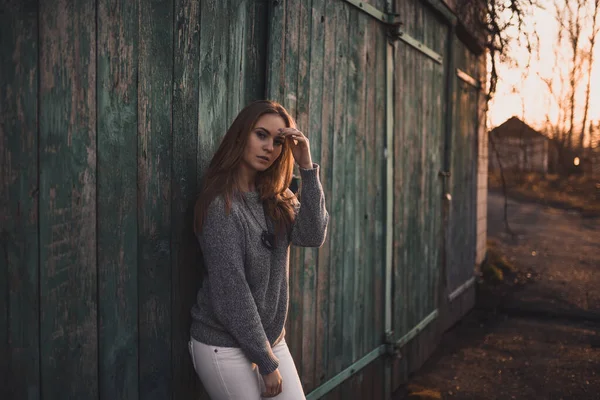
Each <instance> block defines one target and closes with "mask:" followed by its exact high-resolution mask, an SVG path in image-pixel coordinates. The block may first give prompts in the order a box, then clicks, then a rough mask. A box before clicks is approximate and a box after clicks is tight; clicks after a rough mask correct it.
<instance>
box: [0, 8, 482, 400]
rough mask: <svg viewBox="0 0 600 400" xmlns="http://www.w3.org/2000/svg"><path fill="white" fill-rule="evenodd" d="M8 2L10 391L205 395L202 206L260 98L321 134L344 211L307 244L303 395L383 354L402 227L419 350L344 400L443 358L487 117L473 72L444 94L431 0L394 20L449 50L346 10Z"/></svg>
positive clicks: (294, 338)
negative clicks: (245, 112) (198, 229)
mask: <svg viewBox="0 0 600 400" xmlns="http://www.w3.org/2000/svg"><path fill="white" fill-rule="evenodd" d="M365 3H368V4H370V5H372V6H374V7H376V8H378V9H379V10H385V7H386V4H387V3H388V2H387V1H385V0H369V1H368V2H365ZM1 7H3V8H2V10H1V11H2V12H0V55H1V59H0V145H1V149H0V167H1V170H0V176H1V178H2V179H1V181H0V188H1V190H2V192H1V194H0V239H1V246H0V299H1V300H0V321H1V327H2V328H1V329H0V376H2V379H3V381H2V382H0V383H1V384H0V398H3V399H4V398H8V399H11V398H15V399H39V398H44V399H50V400H51V399H59V398H60V399H62V398H73V399H78V398H82V399H92V398H98V399H119V398H123V399H138V398H141V399H150V400H151V399H161V400H162V399H182V398H198V399H207V398H208V397H207V396H206V394H205V393H204V391H203V389H202V387H201V385H200V383H199V381H198V379H197V377H196V376H195V373H194V371H193V368H192V365H191V362H190V360H189V355H188V350H187V340H188V338H189V334H188V329H189V323H190V316H189V309H190V307H191V304H192V303H193V301H194V300H195V295H196V291H197V289H198V287H199V285H200V268H199V267H200V262H201V260H200V257H199V254H198V246H197V244H196V242H195V239H194V236H193V233H192V207H193V203H194V200H195V196H196V194H197V191H198V189H199V180H200V178H201V176H202V173H203V171H204V170H205V168H206V166H207V163H208V162H209V160H210V157H211V156H212V154H213V152H214V150H215V148H216V146H217V145H218V143H219V141H220V138H221V137H222V136H223V134H224V133H225V131H226V129H227V128H228V126H229V124H230V123H231V121H232V120H233V117H234V116H235V115H236V114H237V112H238V111H239V110H240V109H241V108H242V107H243V106H244V105H245V104H247V103H248V102H250V101H252V100H254V99H259V98H272V99H275V100H278V101H280V102H282V103H283V104H284V105H285V106H286V107H287V108H288V109H289V110H290V112H291V113H292V115H293V116H294V117H295V118H296V119H297V122H298V125H299V127H300V129H301V130H302V131H303V132H305V133H306V134H307V136H308V137H309V139H310V142H311V149H312V154H313V159H314V161H315V162H317V163H319V164H320V165H321V168H322V170H321V179H322V182H323V185H324V189H325V193H326V199H327V206H328V210H329V212H330V214H331V222H330V226H329V230H328V236H327V240H326V242H325V244H324V246H323V247H322V248H320V249H293V251H292V253H291V266H290V271H291V272H290V274H291V276H290V283H291V302H290V313H289V319H288V324H287V327H286V328H287V332H288V336H287V341H288V343H289V345H290V348H291V351H292V354H293V356H294V359H295V361H296V365H297V366H298V370H299V373H300V376H301V379H302V383H303V386H304V389H305V391H306V392H307V393H310V392H311V391H312V390H313V389H315V388H318V387H320V386H321V385H323V384H327V382H328V381H329V380H330V379H332V378H334V377H335V376H336V375H338V374H339V373H340V372H342V371H344V370H347V369H348V368H352V366H353V365H354V363H355V362H356V361H358V360H360V359H361V358H362V357H364V356H365V355H367V354H369V353H370V352H371V351H373V350H374V349H378V348H380V346H381V345H382V343H383V341H384V338H385V333H386V332H385V308H386V303H385V287H386V258H385V254H386V253H385V250H386V237H387V236H386V235H393V236H392V237H393V242H392V244H393V249H392V265H391V268H392V269H391V283H392V289H393V292H392V298H391V307H392V311H393V314H392V315H393V319H392V321H391V322H392V329H393V335H392V337H391V339H393V340H394V341H397V340H400V339H402V338H405V337H406V335H407V334H409V335H412V334H413V333H414V335H413V336H411V339H410V340H408V339H407V340H406V342H405V343H404V345H403V348H402V352H403V356H404V357H403V358H402V359H401V360H397V361H395V362H393V363H392V362H391V360H390V359H388V358H385V357H379V358H377V359H376V360H375V361H373V362H371V363H369V364H368V365H367V366H366V367H365V368H363V369H361V370H359V371H358V372H357V373H355V374H353V375H352V376H351V377H350V378H349V379H348V380H346V381H344V382H343V383H342V384H341V385H339V386H338V387H336V388H335V389H333V390H332V391H331V392H329V393H328V394H327V395H326V396H325V398H327V399H348V398H364V399H379V398H382V397H383V394H384V393H385V392H386V391H388V392H389V390H392V389H394V388H395V387H397V386H398V384H400V383H401V382H403V381H404V379H405V378H406V376H407V374H408V373H409V372H410V371H412V370H414V369H415V368H416V367H418V366H419V365H420V364H421V363H422V362H423V361H424V360H425V359H426V358H427V357H428V355H429V354H430V353H431V351H433V349H434V348H435V346H436V344H437V340H438V339H439V331H438V330H436V329H438V328H437V325H436V324H435V318H434V319H432V321H433V322H431V323H429V324H427V325H426V326H425V325H424V326H423V328H419V332H416V331H415V327H419V326H420V325H419V324H421V323H422V321H423V319H424V318H426V317H428V316H431V315H432V313H433V312H435V311H436V310H437V309H438V305H439V304H440V302H443V301H444V300H445V299H443V298H440V296H439V287H440V286H439V285H440V282H441V281H442V280H443V279H444V277H442V276H440V275H441V274H440V271H441V265H442V261H444V260H443V257H444V254H443V252H442V251H441V249H442V248H443V247H444V240H446V243H451V245H452V246H454V247H453V251H452V252H451V253H449V254H447V256H446V257H447V259H446V260H445V261H446V263H447V267H446V272H447V273H446V275H447V276H446V277H445V279H447V280H448V285H449V286H450V289H452V288H454V287H456V286H457V285H460V284H462V283H463V282H464V280H466V279H468V277H470V276H471V275H472V268H473V264H474V261H473V260H474V259H473V257H474V253H475V236H474V234H475V222H474V221H475V212H476V208H475V203H474V193H475V185H476V180H475V179H474V178H475V170H474V168H476V165H477V164H476V157H477V154H476V149H477V147H476V142H475V141H476V129H477V127H478V124H479V123H480V122H479V121H477V119H476V114H477V108H476V105H477V97H476V96H477V92H476V90H473V88H470V87H468V86H465V85H466V84H464V83H463V82H461V81H460V80H458V79H457V82H456V84H455V88H456V90H455V91H454V92H453V93H451V94H449V93H446V87H447V85H446V83H447V79H448V77H451V76H452V77H454V79H456V78H455V75H454V74H453V71H451V70H450V65H449V63H448V62H447V60H446V58H447V56H448V43H449V34H450V30H449V26H448V23H447V21H445V20H443V18H442V17H441V16H440V15H438V14H437V13H436V12H435V11H434V10H432V9H430V8H429V7H428V6H427V5H426V2H423V1H420V0H410V1H396V2H395V5H394V7H395V9H394V10H395V12H396V13H398V14H399V19H400V21H401V22H402V29H403V30H404V31H405V32H406V33H407V34H409V35H410V36H411V37H412V38H414V40H415V41H416V42H418V43H420V44H421V45H422V46H425V47H426V48H428V49H430V50H431V51H434V52H436V53H439V54H440V55H441V60H437V61H436V60H434V59H433V58H432V57H430V56H427V55H425V53H424V52H423V51H422V50H423V49H417V48H415V47H414V46H411V45H409V44H408V43H407V42H406V41H402V40H392V41H390V40H391V39H390V37H389V36H388V31H387V29H386V27H385V25H384V24H382V23H381V21H378V20H376V19H375V18H372V17H371V16H369V15H367V14H366V13H365V12H364V11H362V10H360V9H359V8H358V7H356V6H354V5H351V4H349V2H347V1H343V0H336V1H330V0H277V1H251V0H167V1H149V0H137V1H125V0H95V1H94V0H78V1H72V2H63V1H58V0H45V1H34V0H28V1H22V2H16V1H13V2H3V3H2V6H1ZM455 42H456V44H455V47H454V50H453V51H454V52H455V53H456V60H457V67H459V68H461V69H462V70H464V71H465V72H466V73H468V74H470V75H471V76H473V77H476V78H479V76H478V75H477V71H478V70H479V69H478V64H479V63H480V62H481V57H476V56H475V55H473V54H472V53H470V52H469V50H468V49H467V47H465V46H464V45H463V44H461V43H460V42H459V41H455ZM390 43H391V44H392V45H393V46H394V51H393V54H392V56H393V75H392V77H393V82H392V85H393V87H392V88H391V90H392V92H393V96H392V98H391V101H392V104H391V106H392V109H393V110H392V111H393V112H392V114H393V120H394V121H393V123H394V130H393V132H392V133H393V139H392V143H393V147H392V148H390V149H389V152H388V153H387V154H388V155H389V156H390V157H393V165H392V171H393V176H394V181H393V185H392V187H386V179H387V176H388V175H387V174H388V173H390V171H388V170H387V169H386V168H387V159H386V130H387V127H388V124H389V123H390V121H388V120H387V115H386V107H387V106H388V101H387V98H386V90H387V86H386V85H387V81H386V73H387V65H386V61H387V59H386V52H387V49H388V47H389V46H390ZM448 110H452V112H453V115H454V118H453V120H452V121H453V122H452V126H451V127H448V126H447V123H446V113H447V112H448ZM448 129H450V130H451V133H452V134H451V136H450V137H451V143H445V141H444V140H445V137H446V136H445V134H446V131H447V130H448ZM445 148H448V149H451V154H450V158H449V159H450V160H451V169H452V170H453V171H452V180H451V181H450V188H451V190H452V196H453V203H452V206H451V207H452V208H451V212H450V217H449V219H448V221H450V222H447V223H449V224H450V225H447V226H444V225H443V224H444V221H443V219H442V215H443V213H442V188H443V184H442V181H441V178H440V177H439V176H438V172H439V170H440V169H442V168H443V160H444V149H445ZM388 194H389V195H390V196H388ZM387 198H390V199H392V201H393V204H392V205H393V207H392V214H391V215H386V201H387V200H386V199H387ZM388 219H391V220H392V221H391V222H392V231H390V232H386V223H387V221H388ZM444 232H449V233H447V235H448V237H447V238H445V239H444ZM411 332H412V333H411ZM390 366H391V367H393V380H392V382H386V381H385V376H386V374H385V371H389V370H390ZM386 384H387V385H388V387H387V388H386V387H384V385H386Z"/></svg>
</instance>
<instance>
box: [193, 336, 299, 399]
mask: <svg viewBox="0 0 600 400" xmlns="http://www.w3.org/2000/svg"><path fill="white" fill-rule="evenodd" d="M189 349H190V355H191V357H192V362H193V364H194V369H195V370H196V373H197V374H198V376H199V377H200V380H201V381H202V384H203V385H204V388H205V389H206V391H207V392H208V395H209V396H210V398H211V399H212V400H246V399H247V400H261V399H263V397H261V393H263V392H264V391H265V390H264V389H265V385H264V382H263V379H262V376H261V375H260V373H259V372H258V367H257V366H256V365H255V364H253V363H252V362H250V360H248V358H246V356H245V355H244V353H243V352H242V350H241V349H239V348H235V347H219V346H210V345H207V344H204V343H200V342H198V341H197V340H195V339H193V338H191V339H190V342H189ZM273 353H274V354H275V357H277V358H278V359H279V373H280V374H281V379H282V392H281V393H280V394H279V395H278V396H276V397H272V399H276V400H305V399H306V398H305V397H304V391H303V390H302V384H301V383H300V378H299V377H298V371H297V370H296V365H295V364H294V360H293V359H292V355H291V354H290V350H289V348H288V346H287V343H286V342H285V340H282V341H281V342H279V343H277V345H276V346H275V347H273Z"/></svg>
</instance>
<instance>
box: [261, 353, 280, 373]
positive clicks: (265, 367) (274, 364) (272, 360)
mask: <svg viewBox="0 0 600 400" xmlns="http://www.w3.org/2000/svg"><path fill="white" fill-rule="evenodd" d="M256 365H257V366H258V372H260V374H261V375H269V374H270V373H271V372H274V371H275V370H276V369H277V368H279V360H278V359H277V358H276V357H275V355H274V354H273V353H272V352H270V354H269V355H268V356H267V357H266V358H264V359H262V360H260V362H257V363H256Z"/></svg>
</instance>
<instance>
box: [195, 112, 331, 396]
mask: <svg viewBox="0 0 600 400" xmlns="http://www.w3.org/2000/svg"><path fill="white" fill-rule="evenodd" d="M294 161H295V162H296V163H298V166H299V169H300V175H301V178H302V190H301V199H302V203H301V204H299V202H298V200H297V198H296V196H295V195H294V194H293V193H292V192H291V191H290V190H289V189H288V186H289V185H290V182H291V180H292V172H293V167H294ZM194 218H195V221H194V223H195V226H194V228H195V231H196V235H197V237H198V241H199V242H200V247H201V249H202V254H203V258H204V265H205V269H206V271H207V276H206V278H205V279H204V282H203V285H202V288H201V289H200V290H199V292H198V296H197V301H196V303H195V304H194V306H193V307H192V312H191V313H192V326H191V340H190V354H191V356H192V361H193V363H194V368H195V370H196V373H197V374H198V376H199V377H200V379H201V381H202V383H203V385H204V387H205V388H206V390H207V392H208V394H209V395H210V396H211V398H212V399H213V400H221V399H235V400H239V399H249V400H255V399H256V400H258V399H260V398H261V397H275V396H277V398H278V399H286V400H287V399H304V398H305V397H304V392H303V390H302V385H301V384H300V379H299V378H298V372H297V370H296V367H295V365H294V361H293V360H292V357H291V355H290V351H289V349H288V347H287V344H286V342H285V340H284V334H285V332H284V325H285V320H286V317H287V309H288V298H289V296H288V293H289V290H288V258H289V246H290V243H291V244H294V245H297V246H305V247H320V246H321V245H322V244H323V242H324V240H325V236H326V230H327V223H328V220H329V214H328V213H327V210H326V208H325V198H324V195H323V189H322V187H321V182H320V180H319V166H318V165H317V164H313V162H312V159H311V155H310V148H309V142H308V139H307V138H306V137H305V136H304V134H302V132H300V131H299V130H297V129H296V127H295V123H294V121H293V119H292V117H291V116H290V115H289V114H288V113H287V111H286V110H285V109H284V108H283V107H282V106H281V105H279V104H277V103H274V102H271V101H257V102H254V103H252V104H250V105H248V106H247V107H246V108H244V109H243V110H242V111H241V112H240V113H239V115H238V116H237V118H236V119H235V121H234V122H233V124H232V125H231V127H230V128H229V130H228V131H227V134H226V135H225V137H224V138H223V141H222V142H221V145H220V146H219V149H218V150H217V152H216V153H215V155H214V157H213V159H212V161H211V163H210V165H209V167H208V171H207V173H206V175H205V178H204V185H203V190H202V193H201V195H200V197H199V199H198V201H197V203H196V208H195V217H194ZM298 267H300V266H298Z"/></svg>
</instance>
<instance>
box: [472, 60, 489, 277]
mask: <svg viewBox="0 0 600 400" xmlns="http://www.w3.org/2000/svg"><path fill="white" fill-rule="evenodd" d="M483 57H485V56H483ZM479 76H487V75H486V73H485V62H483V63H481V72H480V75H479ZM486 90H487V89H486V88H485V85H484V87H483V88H482V92H481V93H480V95H479V114H480V115H479V132H478V142H479V146H478V163H477V164H478V167H477V246H476V253H475V263H476V265H477V268H478V267H479V265H481V263H482V262H483V259H484V258H485V253H486V248H487V192H488V154H489V150H488V147H489V146H488V135H487V127H486V124H485V121H486V115H485V112H486V108H487V105H486V101H485V93H486Z"/></svg>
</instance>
